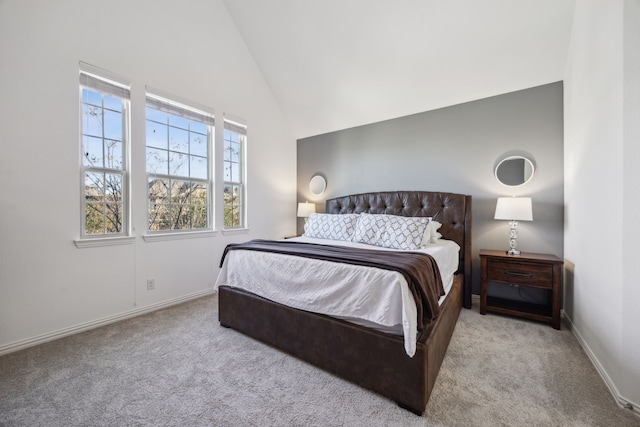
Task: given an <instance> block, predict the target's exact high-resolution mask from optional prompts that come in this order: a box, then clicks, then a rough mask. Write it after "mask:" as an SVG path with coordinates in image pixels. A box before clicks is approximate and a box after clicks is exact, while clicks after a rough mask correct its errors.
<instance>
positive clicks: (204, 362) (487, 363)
mask: <svg viewBox="0 0 640 427" xmlns="http://www.w3.org/2000/svg"><path fill="white" fill-rule="evenodd" d="M217 307H218V306H217V297H216V296H215V295H214V296H207V297H203V298H199V299H197V300H194V301H190V302H187V303H184V304H180V305H177V306H173V307H169V308H165V309H163V310H159V311H156V312H153V313H149V314H146V315H144V316H139V317H136V318H133V319H128V320H125V321H121V322H118V323H114V324H112V325H108V326H104V327H101V328H97V329H94V330H91V331H87V332H83V333H79V334H76V335H73V336H70V337H66V338H62V339H59V340H56V341H52V342H49V343H45V344H41V345H38V346H35V347H31V348H28V349H25V350H21V351H18V352H15V353H11V354H8V355H4V356H2V357H0V426H7V427H8V426H51V427H56V426H403V427H411V426H640V418H638V417H637V416H635V415H634V414H632V413H630V412H629V411H628V410H624V409H621V408H619V407H618V406H617V405H616V403H615V402H614V399H613V397H612V396H611V394H610V393H609V391H608V389H607V387H606V386H605V384H604V382H603V380H602V379H601V378H600V376H599V375H598V373H597V372H596V370H595V368H594V366H593V365H592V364H591V362H590V361H589V359H588V358H587V356H586V354H585V353H584V351H583V350H582V348H581V347H580V345H579V344H578V342H577V341H576V339H575V337H574V336H573V335H572V333H571V332H570V331H569V330H567V328H566V327H565V328H564V329H563V330H561V331H557V330H554V329H552V328H551V327H549V326H548V325H544V324H539V323H535V322H529V321H525V320H520V319H515V318H509V317H503V316H498V315H486V316H481V315H480V314H478V307H477V302H476V304H475V305H474V308H473V309H472V310H465V309H463V310H462V313H461V315H460V319H459V321H458V324H457V325H456V329H455V332H454V334H453V338H452V340H451V344H450V346H449V350H448V352H447V355H446V357H445V359H444V362H443V365H442V368H441V370H440V374H439V376H438V379H437V381H436V385H435V388H434V390H433V394H432V396H431V400H430V401H429V404H428V405H427V409H426V411H425V413H424V415H423V416H422V417H418V416H416V415H414V414H412V413H410V412H408V411H405V410H403V409H401V408H399V407H398V406H396V405H395V403H394V402H392V401H390V400H388V399H385V398H383V397H381V396H379V395H376V394H374V393H372V392H369V391H367V390H364V389H362V388H360V387H358V386H355V385H353V384H351V383H349V382H346V381H343V380H342V379H339V378H337V377H335V376H333V375H331V374H328V373H326V372H324V371H321V370H319V369H317V368H315V367H313V366H310V365H308V364H306V363H304V362H301V361H299V360H297V359H295V358H293V357H290V356H287V355H285V354H283V353H281V352H279V351H278V350H275V349H273V348H271V347H269V346H266V345H264V344H261V343H259V342H257V341H254V340H253V339H251V338H248V337H246V336H244V335H242V334H240V333H238V332H236V331H234V330H231V329H226V328H223V327H221V326H220V325H219V324H218V321H217Z"/></svg>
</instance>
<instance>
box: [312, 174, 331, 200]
mask: <svg viewBox="0 0 640 427" xmlns="http://www.w3.org/2000/svg"><path fill="white" fill-rule="evenodd" d="M326 188H327V180H326V179H324V177H323V176H322V175H314V176H313V177H312V178H311V181H309V191H311V194H313V195H314V196H319V195H321V194H322V193H324V190H325V189H326Z"/></svg>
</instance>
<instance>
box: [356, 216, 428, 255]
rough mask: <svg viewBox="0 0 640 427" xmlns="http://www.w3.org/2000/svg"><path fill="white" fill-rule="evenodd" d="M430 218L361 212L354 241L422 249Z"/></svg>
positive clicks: (397, 247) (386, 246) (399, 247)
mask: <svg viewBox="0 0 640 427" xmlns="http://www.w3.org/2000/svg"><path fill="white" fill-rule="evenodd" d="M427 224H429V218H425V217H406V216H395V215H379V214H366V213H362V214H360V219H358V224H357V225H356V230H355V232H354V234H353V238H352V239H351V240H353V241H354V242H360V243H366V244H369V245H375V246H382V247H385V248H394V249H408V250H413V249H420V248H421V247H422V239H423V237H424V233H425V231H426V229H427Z"/></svg>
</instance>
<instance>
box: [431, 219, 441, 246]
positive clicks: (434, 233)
mask: <svg viewBox="0 0 640 427" xmlns="http://www.w3.org/2000/svg"><path fill="white" fill-rule="evenodd" d="M429 225H430V226H431V243H436V242H437V241H438V240H440V238H441V237H442V234H440V233H438V229H439V228H440V227H442V224H440V223H439V222H438V221H433V220H431V221H429Z"/></svg>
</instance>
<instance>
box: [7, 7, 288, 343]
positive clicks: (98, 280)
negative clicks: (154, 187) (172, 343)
mask: <svg viewBox="0 0 640 427" xmlns="http://www.w3.org/2000/svg"><path fill="white" fill-rule="evenodd" d="M0 61H1V66H0V94H1V95H0V251H1V252H0V354H1V353H2V352H7V351H11V350H15V349H18V348H20V347H22V346H25V345H28V344H30V343H33V342H38V341H40V340H44V339H48V338H55V337H56V336H59V335H60V334H64V333H66V332H72V331H74V330H76V329H81V328H83V327H86V326H91V325H93V324H98V323H100V322H101V321H105V320H110V319H117V318H120V317H122V316H124V315H127V314H135V313H137V312H140V311H142V310H144V309H149V308H154V307H158V306H160V305H162V304H165V303H167V302H176V301H179V300H181V299H184V298H189V297H193V296H197V295H202V294H204V293H206V292H209V291H210V290H211V286H212V284H213V281H214V280H215V276H216V274H217V272H218V268H217V263H218V261H219V258H220V255H221V253H222V250H223V248H224V246H225V245H226V244H227V243H230V242H231V241H240V240H246V239H249V238H257V237H261V238H279V237H282V236H285V235H290V234H292V233H293V232H294V231H295V226H296V224H295V219H296V218H295V203H296V170H295V168H296V157H295V150H296V148H295V140H294V139H293V137H292V135H291V134H290V133H289V131H288V129H287V126H286V123H285V122H284V119H283V115H282V114H281V112H280V109H279V107H278V106H277V104H276V103H275V101H274V99H273V97H272V94H271V92H270V90H269V88H268V87H267V85H266V84H265V82H264V80H263V78H262V76H261V74H260V72H259V70H258V69H257V67H256V65H255V63H254V61H253V59H252V57H251V56H250V54H249V52H248V51H247V49H246V47H245V45H244V43H243V41H242V38H241V37H240V35H239V33H238V32H237V31H236V28H235V26H234V24H233V22H232V20H231V19H230V17H229V15H228V13H227V11H226V9H225V7H224V6H223V3H222V2H221V1H220V0H189V1H181V2H178V1H169V2H167V1H154V0H137V1H128V0H111V1H108V2H105V1H95V0H58V1H55V2H54V1H47V2H45V1H38V0H1V1H0ZM79 61H84V62H87V63H90V64H92V65H94V66H97V67H100V68H103V69H106V70H109V71H110V72H113V73H116V74H119V75H122V76H124V77H127V78H128V79H130V80H131V82H132V148H131V151H132V158H131V162H132V168H131V169H132V173H131V176H132V196H133V203H132V211H133V220H132V224H133V226H134V228H135V231H134V233H133V235H134V236H136V238H135V242H134V243H133V244H130V245H121V246H111V247H98V248H87V249H78V248H76V247H75V246H74V243H73V241H74V239H76V238H78V236H79V232H80V228H79V227H80V226H79V224H80V204H79V203H80V200H79V198H80V183H79V137H78V133H79V113H78V64H79ZM145 85H150V86H152V87H154V88H158V89H161V90H162V91H164V92H168V93H172V94H175V95H177V96H179V97H181V98H184V99H188V100H191V101H193V102H196V103H198V104H202V105H205V106H208V107H210V108H213V109H215V112H216V114H217V117H218V118H221V116H222V113H225V112H226V113H230V114H233V115H235V116H240V117H243V118H244V119H246V120H247V123H248V126H249V128H248V129H249V130H248V134H249V140H248V160H247V164H248V192H249V202H248V206H249V213H248V222H249V226H250V231H248V232H246V233H244V234H239V235H224V234H223V233H221V232H218V233H217V235H215V236H211V237H206V238H197V239H185V240H171V241H163V242H153V243H149V242H145V241H144V240H143V239H142V237H141V236H142V235H143V234H144V229H145V189H146V184H145V176H144V170H145V153H144V97H145V94H144V88H145ZM219 123H220V122H219ZM216 212H217V213H218V220H217V221H216V222H217V223H218V224H220V219H219V217H220V213H221V208H220V206H216ZM151 277H153V278H155V279H156V287H157V289H156V290H154V291H147V290H146V279H147V278H151Z"/></svg>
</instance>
